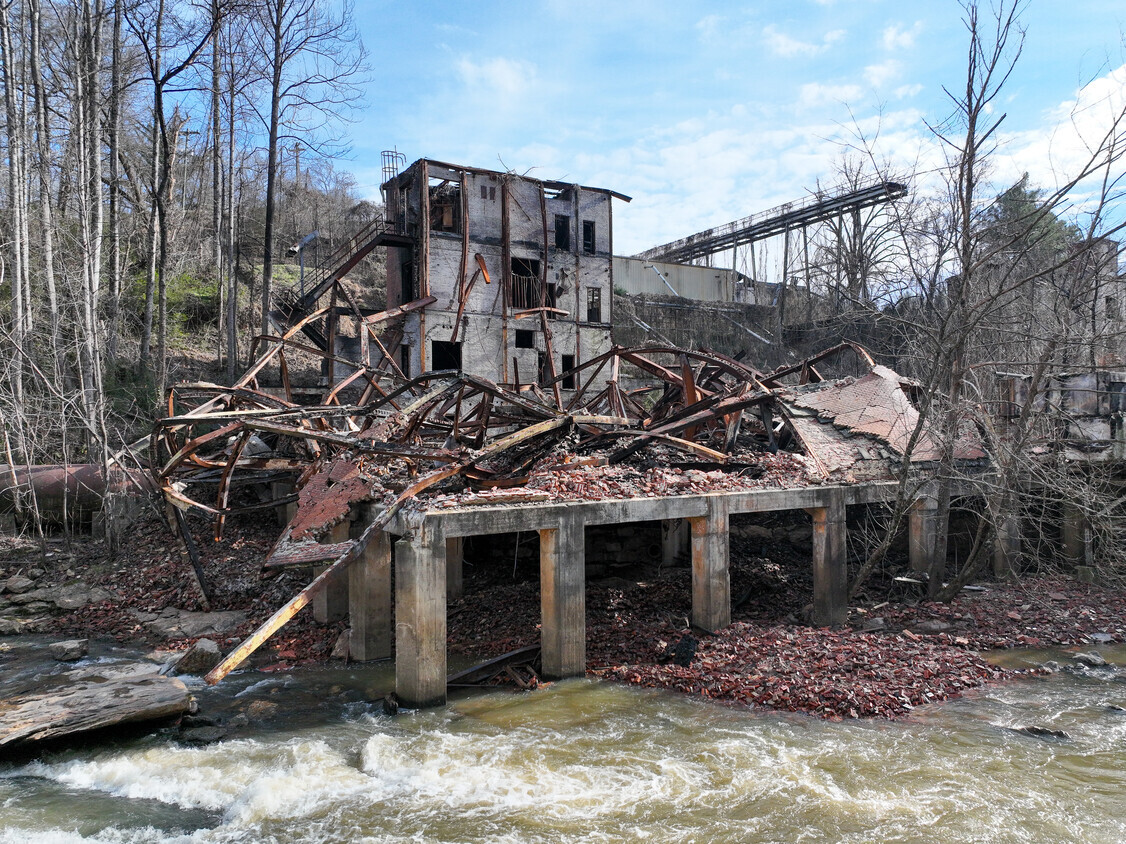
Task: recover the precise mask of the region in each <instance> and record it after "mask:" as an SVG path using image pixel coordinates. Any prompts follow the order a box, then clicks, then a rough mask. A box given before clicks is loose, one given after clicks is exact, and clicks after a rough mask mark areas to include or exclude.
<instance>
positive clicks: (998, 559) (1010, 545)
mask: <svg viewBox="0 0 1126 844" xmlns="http://www.w3.org/2000/svg"><path fill="white" fill-rule="evenodd" d="M1020 540H1021V532H1020V519H1019V518H1017V517H1016V516H1003V517H1002V518H1001V523H1000V524H999V525H997V536H996V538H995V539H994V541H993V542H994V544H993V574H994V576H996V577H1001V578H1004V577H1011V576H1012V575H1014V574H1016V571H1017V564H1018V562H1019V560H1020Z"/></svg>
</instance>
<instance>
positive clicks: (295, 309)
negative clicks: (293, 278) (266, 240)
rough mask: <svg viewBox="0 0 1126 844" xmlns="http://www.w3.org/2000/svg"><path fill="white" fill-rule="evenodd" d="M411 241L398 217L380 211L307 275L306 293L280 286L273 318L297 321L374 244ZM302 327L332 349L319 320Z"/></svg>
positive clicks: (283, 323) (289, 322)
mask: <svg viewBox="0 0 1126 844" xmlns="http://www.w3.org/2000/svg"><path fill="white" fill-rule="evenodd" d="M412 243H413V241H412V240H411V239H410V238H409V237H407V236H406V235H405V234H403V233H402V230H401V227H400V226H399V224H398V222H397V221H393V220H388V219H386V218H385V217H384V216H383V215H382V214H380V215H378V216H377V217H375V219H373V220H372V221H371V222H370V223H368V224H367V225H366V226H364V227H363V228H362V229H360V230H359V231H358V232H356V233H355V234H354V235H352V236H351V237H350V238H348V240H346V241H345V242H344V243H342V244H341V245H340V246H339V247H337V248H336V250H334V251H333V253H332V254H331V255H330V256H329V257H328V258H327V259H326V260H325V261H324V262H323V263H321V264H320V266H318V267H317V268H316V269H315V270H314V271H313V273H312V274H311V275H310V276H309V277H308V278H307V279H306V288H307V289H306V291H305V292H304V293H298V292H296V291H294V290H279V291H278V292H277V293H276V294H275V295H274V309H273V310H272V311H270V318H271V319H273V321H274V322H275V323H277V324H278V325H279V326H281V327H282V328H283V330H284V329H285V328H288V327H290V326H293V325H295V324H296V323H297V322H298V321H299V320H300V319H302V318H303V317H305V316H306V315H307V314H309V312H310V311H312V310H314V309H315V308H316V305H317V300H318V299H320V298H321V296H323V295H324V294H325V293H326V292H327V291H328V289H329V288H330V287H332V285H333V284H334V283H336V282H337V281H339V280H340V279H342V278H343V277H344V276H345V275H346V274H347V273H348V271H349V270H351V269H352V268H353V267H355V266H356V264H358V263H359V262H360V261H361V260H363V259H364V258H365V257H367V256H368V255H369V254H371V251H372V250H373V249H375V247H377V246H411V245H412ZM301 331H302V333H303V334H304V335H305V336H306V337H308V338H309V340H311V341H312V342H313V344H314V345H315V346H316V347H317V348H318V349H320V350H321V351H324V352H331V350H330V349H329V348H328V337H326V336H325V333H324V331H323V329H322V328H321V326H320V324H319V322H312V323H309V324H308V325H305V326H303V327H302V329H301Z"/></svg>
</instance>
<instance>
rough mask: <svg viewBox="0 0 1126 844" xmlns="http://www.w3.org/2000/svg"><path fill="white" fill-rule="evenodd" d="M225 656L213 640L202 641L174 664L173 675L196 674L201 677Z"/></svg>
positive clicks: (185, 652)
mask: <svg viewBox="0 0 1126 844" xmlns="http://www.w3.org/2000/svg"><path fill="white" fill-rule="evenodd" d="M222 658H223V654H222V653H221V652H220V651H219V646H218V645H217V644H216V643H215V642H213V641H212V640H211V639H200V640H199V641H198V642H196V643H195V644H194V645H192V646H191V647H190V648H188V649H187V650H186V651H184V654H183V656H181V657H180V658H179V659H177V660H176V662H175V663H173V665H172V668H171V673H172V674H194V675H196V676H201V675H203V674H206V673H207V672H208V671H210V670H211V669H212V668H214V667H215V666H216V665H218V664H219V661H220V660H221V659H222Z"/></svg>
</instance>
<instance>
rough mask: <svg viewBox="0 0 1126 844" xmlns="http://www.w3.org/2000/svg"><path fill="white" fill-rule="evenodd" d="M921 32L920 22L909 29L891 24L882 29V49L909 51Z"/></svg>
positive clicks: (921, 23)
mask: <svg viewBox="0 0 1126 844" xmlns="http://www.w3.org/2000/svg"><path fill="white" fill-rule="evenodd" d="M922 31H923V22H922V21H915V25H914V26H912V27H911V28H910V29H904V28H903V27H902V26H901V25H900V24H897V23H893V24H892V25H891V26H888V27H885V28H884V49H885V50H909V49H911V48H912V47H914V46H915V39H916V38H918V37H919V34H920V33H921V32H922Z"/></svg>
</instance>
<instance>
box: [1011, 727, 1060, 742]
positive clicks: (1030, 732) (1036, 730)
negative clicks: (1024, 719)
mask: <svg viewBox="0 0 1126 844" xmlns="http://www.w3.org/2000/svg"><path fill="white" fill-rule="evenodd" d="M1009 729H1011V730H1012V731H1013V732H1014V733H1021V734H1022V735H1026V736H1032V737H1033V738H1054V739H1063V740H1064V741H1070V740H1071V736H1070V735H1068V734H1067V733H1066V732H1064V731H1063V730H1053V729H1051V728H1049V727H1036V726H1028V727H1010V728H1009Z"/></svg>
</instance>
